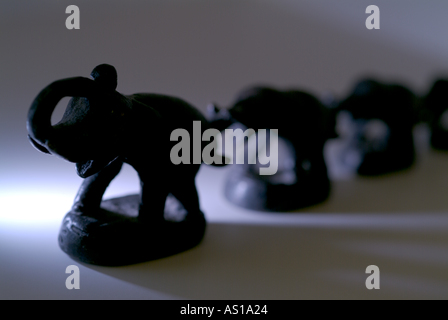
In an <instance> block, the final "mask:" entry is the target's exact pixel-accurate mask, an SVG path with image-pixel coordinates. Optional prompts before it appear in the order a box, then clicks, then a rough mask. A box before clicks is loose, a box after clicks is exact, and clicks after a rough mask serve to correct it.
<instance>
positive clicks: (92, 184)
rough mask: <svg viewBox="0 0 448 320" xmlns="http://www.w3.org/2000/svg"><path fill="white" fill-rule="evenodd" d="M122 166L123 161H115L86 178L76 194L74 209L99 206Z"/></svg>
mask: <svg viewBox="0 0 448 320" xmlns="http://www.w3.org/2000/svg"><path fill="white" fill-rule="evenodd" d="M122 166H123V162H122V161H114V162H112V163H111V164H109V165H108V166H107V167H105V168H104V169H102V170H101V171H100V172H98V173H96V174H94V175H92V176H90V177H87V178H86V179H84V181H83V183H82V184H81V187H80V188H79V190H78V194H77V195H76V198H75V201H74V205H73V209H81V208H82V210H86V209H87V210H89V209H97V208H99V207H100V205H101V200H102V199H103V195H104V192H105V191H106V188H107V187H108V186H109V184H110V182H111V181H112V179H113V178H115V177H116V176H117V174H118V173H119V172H120V170H121V167H122Z"/></svg>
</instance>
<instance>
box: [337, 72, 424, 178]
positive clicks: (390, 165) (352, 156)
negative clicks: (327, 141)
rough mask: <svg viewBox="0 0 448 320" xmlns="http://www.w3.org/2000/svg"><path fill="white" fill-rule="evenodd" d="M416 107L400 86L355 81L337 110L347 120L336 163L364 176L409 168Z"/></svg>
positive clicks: (414, 97)
mask: <svg viewBox="0 0 448 320" xmlns="http://www.w3.org/2000/svg"><path fill="white" fill-rule="evenodd" d="M416 105H417V97H416V96H415V95H414V93H413V92H412V91H410V90H409V89H408V88H406V87H404V86H402V85H399V84H386V83H382V82H379V81H377V80H373V79H365V80H362V81H359V82H358V83H357V84H356V85H355V87H354V89H353V91H352V92H351V94H350V95H349V96H348V97H347V98H346V99H344V100H342V101H341V102H340V103H339V105H338V107H337V109H338V112H339V113H340V114H342V112H345V114H346V116H348V119H346V121H345V128H343V129H344V131H345V132H346V134H345V137H344V138H345V140H346V146H345V148H344V149H343V150H342V152H341V154H340V157H339V158H340V162H341V163H343V164H344V165H345V166H347V167H351V168H352V169H353V170H356V171H357V173H358V174H360V175H367V176H372V175H382V174H387V173H390V172H394V171H399V170H403V169H406V168H409V167H410V166H411V165H412V164H413V163H414V161H415V149H414V140H413V127H414V125H415V123H416V122H417V116H416ZM346 118H347V117H346ZM341 136H342V135H341Z"/></svg>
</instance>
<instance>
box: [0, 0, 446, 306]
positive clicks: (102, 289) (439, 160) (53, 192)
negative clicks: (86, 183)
mask: <svg viewBox="0 0 448 320" xmlns="http://www.w3.org/2000/svg"><path fill="white" fill-rule="evenodd" d="M71 4H75V5H78V6H79V8H80V12H81V29H80V30H67V29H66V28H65V19H66V18H67V16H68V15H67V14H65V8H66V7H67V6H68V5H71ZM370 4H375V5H377V6H378V7H379V8H380V11H381V29H380V30H367V29H366V27H365V20H366V18H367V16H368V15H366V14H365V8H366V7H367V6H368V5H370ZM447 14H448V2H446V1H444V0H426V1H423V0H419V1H406V0H394V1H387V0H376V1H374V2H372V1H364V0H337V1H328V0H313V1H301V0H271V1H267V0H215V1H209V0H168V1H167V0H148V1H140V0H132V1H123V0H121V1H118V0H112V1H111V0H109V1H104V0H96V1H75V2H73V1H66V0H58V1H54V0H51V1H50V0H40V1H25V0H15V1H12V0H8V1H6V0H0V45H1V49H0V150H1V151H0V298H2V299H10V298H12V299H22V298H28V299H38V298H56V299H57V298H64V299H70V298H86V299H87V298H94V299H95V298H143V299H145V298H148V299H151V298H155V299H157V298H159V299H163V298H224V299H231V298H235V299H238V298H245V299H258V298H263V299H270V298H283V299H298V298H367V299H369V298H373V299H374V298H445V299H446V298H448V280H447V279H448V278H447V277H446V274H447V270H448V258H447V257H448V255H447V252H448V197H447V196H446V194H447V192H448V189H447V187H448V183H447V182H446V178H447V177H448V168H447V165H448V154H444V153H436V152H434V151H431V150H428V148H427V146H426V144H425V143H426V142H427V140H426V139H427V132H426V134H425V129H424V128H422V130H420V132H423V133H422V134H418V135H417V136H418V137H417V138H418V141H419V142H418V143H419V156H418V162H417V164H416V166H415V167H414V168H412V169H411V170H409V171H407V172H404V173H400V174H396V175H390V176H387V177H383V178H378V179H360V178H357V179H351V180H340V179H335V181H334V183H333V187H334V188H333V193H332V195H331V198H330V199H329V200H328V201H327V202H325V203H324V204H322V205H319V206H315V207H312V208H308V209H304V210H301V211H300V212H298V213H293V214H279V215H267V214H261V213H258V212H250V211H246V210H242V209H238V208H235V207H233V206H232V205H230V204H228V203H227V202H226V201H225V199H223V197H222V184H223V182H224V178H225V172H226V170H227V169H215V168H209V167H204V168H202V169H201V172H200V174H199V176H198V179H197V183H198V188H199V192H200V197H201V206H202V208H203V209H204V211H205V213H206V216H207V219H208V221H209V222H210V227H209V230H208V233H207V236H206V238H205V240H204V243H203V244H202V245H201V246H200V247H198V248H196V249H194V250H191V251H189V252H186V253H183V254H181V255H178V256H176V257H171V258H168V259H162V260H160V261H155V262H149V263H144V264H140V265H137V266H131V267H125V268H99V267H91V266H83V265H80V266H81V277H82V278H81V290H78V291H74V290H72V291H69V290H67V289H66V288H65V278H66V276H67V275H65V268H66V267H67V266H68V265H69V264H75V262H73V261H72V260H70V259H69V258H68V257H67V256H65V254H64V253H62V251H60V250H59V248H58V247H57V241H56V237H57V232H58V226H59V223H60V221H61V219H62V217H63V215H64V214H65V213H66V211H67V210H68V209H69V208H70V205H71V202H72V200H73V197H74V196H75V194H76V191H77V189H78V187H79V184H80V183H81V179H80V178H79V177H77V176H76V174H75V171H74V166H73V165H72V164H69V163H65V162H63V161H62V160H60V159H56V158H53V157H49V156H46V155H42V154H39V153H38V152H37V151H35V150H34V149H33V148H32V147H31V146H30V144H29V143H28V141H27V132H26V128H25V120H26V114H27V111H28V108H29V106H30V104H31V102H32V100H33V99H34V97H35V96H36V95H37V93H38V92H39V91H40V90H41V89H42V88H43V87H45V86H46V85H47V84H49V83H50V82H52V81H54V80H56V79H60V78H65V77H72V76H88V75H89V74H90V72H91V70H92V69H93V68H94V67H95V66H96V65H98V64H101V63H109V64H112V65H114V66H115V67H116V68H117V70H118V88H117V90H118V91H120V92H122V93H127V94H129V93H133V92H155V93H165V94H171V95H176V96H179V97H181V98H184V99H186V100H187V101H189V102H191V103H192V104H194V105H195V106H197V108H199V109H200V110H202V111H204V110H205V107H206V105H207V104H208V103H209V102H211V101H214V102H217V103H218V104H220V105H223V106H228V105H229V104H230V103H231V101H232V99H233V98H234V96H235V94H236V93H237V92H238V91H239V90H241V89H242V88H245V87H246V86H250V85H253V84H270V85H274V86H278V87H295V88H299V89H303V90H308V91H310V92H312V93H314V94H316V95H317V96H322V95H324V94H325V93H327V92H331V93H333V94H335V95H336V96H344V95H345V94H347V92H348V90H349V89H350V87H351V86H352V85H353V83H354V82H355V81H356V80H357V79H359V78H360V77H362V76H365V75H374V76H378V77H379V78H380V79H383V80H386V81H389V80H390V81H392V80H397V81H401V82H403V83H405V84H406V85H408V86H409V87H410V88H411V89H413V90H415V92H416V93H417V94H423V93H424V92H426V90H428V88H429V86H430V83H431V82H432V81H433V79H434V77H435V76H437V75H448V40H447V39H448V38H447V36H446V30H448V20H447V19H446V17H447ZM66 102H67V100H66V99H65V100H64V103H66ZM62 104H63V103H61V104H60V107H58V108H57V110H56V115H55V120H56V119H57V117H58V116H59V117H60V116H61V113H62V112H63V107H62ZM329 149H331V146H330V147H329ZM148 152H156V151H155V150H151V143H150V141H148ZM136 191H138V181H137V177H136V174H135V173H134V172H133V171H132V169H130V168H129V167H125V168H124V170H123V172H122V173H121V174H120V176H119V177H118V178H117V180H116V181H114V182H113V184H112V185H111V187H110V189H109V190H108V191H107V196H115V195H122V194H126V193H130V192H136ZM370 264H376V265H378V266H379V267H380V270H381V271H382V278H381V285H382V287H381V289H380V290H379V291H376V292H372V291H368V290H367V289H366V288H365V286H364V281H365V279H366V277H367V275H365V273H364V271H365V268H366V267H367V266H368V265H370ZM78 265H79V264H78Z"/></svg>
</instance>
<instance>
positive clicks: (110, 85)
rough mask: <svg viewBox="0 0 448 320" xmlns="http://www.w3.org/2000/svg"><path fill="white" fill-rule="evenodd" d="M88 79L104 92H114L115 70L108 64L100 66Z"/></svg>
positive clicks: (115, 82) (116, 81)
mask: <svg viewBox="0 0 448 320" xmlns="http://www.w3.org/2000/svg"><path fill="white" fill-rule="evenodd" d="M90 77H91V78H92V79H93V80H95V82H97V83H98V84H100V85H101V86H102V87H103V88H105V89H106V90H111V91H114V90H115V89H116V88H117V83H118V80H117V79H118V76H117V70H115V68H114V67H113V66H111V65H109V64H100V65H99V66H96V67H95V69H93V71H92V72H91V73H90Z"/></svg>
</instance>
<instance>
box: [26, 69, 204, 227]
mask: <svg viewBox="0 0 448 320" xmlns="http://www.w3.org/2000/svg"><path fill="white" fill-rule="evenodd" d="M91 77H92V78H93V80H90V79H87V78H81V77H79V78H69V79H63V80H59V81H56V82H54V83H52V84H50V85H49V86H47V87H46V88H45V89H44V90H42V91H41V93H40V94H39V95H38V96H37V98H36V99H35V100H34V102H33V105H32V107H31V109H30V111H29V115H28V131H29V137H30V140H31V142H32V144H33V145H34V146H35V147H36V148H37V149H38V150H40V151H42V152H46V153H51V154H54V155H57V156H60V157H62V158H64V159H65V160H68V161H70V162H74V163H76V169H77V173H78V175H79V176H81V177H82V178H85V180H84V181H83V183H82V185H81V188H80V189H79V192H78V195H77V196H76V199H75V203H74V208H73V209H74V210H78V211H82V212H89V211H94V210H97V209H98V208H99V207H100V204H101V201H102V196H103V194H104V192H105V190H106V188H107V186H108V185H109V183H110V182H111V180H112V179H113V178H114V177H115V176H116V175H117V174H118V173H119V171H120V169H121V167H122V165H123V163H128V164H129V165H131V166H132V167H133V168H134V169H135V170H136V171H137V173H138V175H139V178H140V181H141V194H140V205H139V220H140V221H145V222H151V221H160V220H163V212H164V206H165V201H166V199H167V196H168V195H169V194H172V195H173V196H174V197H176V199H177V200H178V201H179V202H180V203H182V205H183V206H184V207H185V209H186V210H187V212H188V214H189V215H202V213H201V211H200V207H199V200H198V195H197V191H196V186H195V176H196V173H197V172H198V170H199V167H200V164H193V163H192V162H191V163H192V164H179V165H174V164H173V163H172V162H171V160H170V150H171V148H172V147H173V146H174V145H175V144H176V141H171V140H170V134H171V132H172V131H173V130H175V129H179V128H182V129H185V130H187V131H188V132H189V133H190V136H192V134H193V121H201V124H202V126H201V128H202V131H204V130H206V129H207V128H209V127H210V126H209V123H208V121H207V120H206V119H205V118H204V117H203V116H202V114H201V113H200V112H199V111H197V110H196V109H195V108H194V107H193V106H191V105H190V104H188V103H187V102H185V101H183V100H181V99H178V98H175V97H171V96H165V95H158V94H145V93H140V94H133V95H122V94H120V93H118V92H117V91H116V90H115V88H116V85H117V75H116V71H115V68H114V67H112V66H110V65H100V66H97V67H96V68H95V69H94V70H93V71H92V74H91ZM64 96H72V97H73V98H72V99H71V100H70V102H69V104H68V106H67V109H66V111H65V113H64V115H63V117H62V119H61V121H60V122H59V123H58V124H56V125H54V126H51V124H50V122H49V121H50V118H51V113H52V112H53V110H54V108H55V106H56V104H57V102H58V101H59V100H60V99H61V98H62V97H64ZM191 143H192V142H191Z"/></svg>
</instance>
